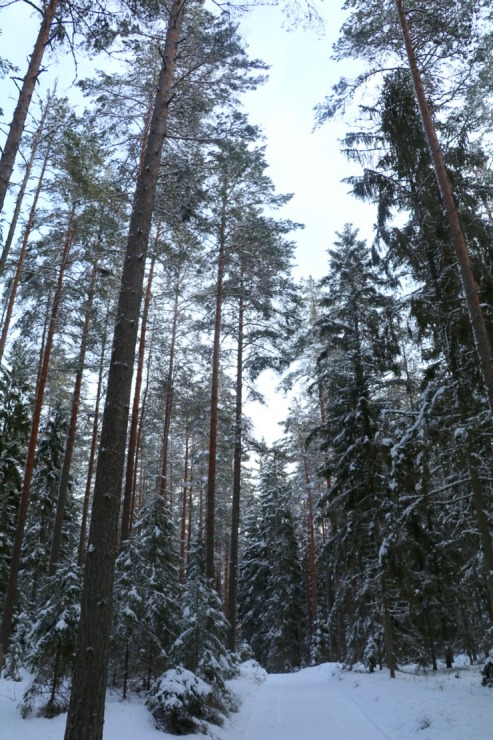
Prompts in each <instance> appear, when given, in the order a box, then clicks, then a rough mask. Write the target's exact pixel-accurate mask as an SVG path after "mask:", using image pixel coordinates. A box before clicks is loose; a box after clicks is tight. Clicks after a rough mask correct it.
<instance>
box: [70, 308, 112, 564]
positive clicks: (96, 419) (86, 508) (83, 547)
mask: <svg viewBox="0 0 493 740" xmlns="http://www.w3.org/2000/svg"><path fill="white" fill-rule="evenodd" d="M107 323H108V320H107V319H106V324H105V327H104V331H103V338H102V341H101V361H100V363H99V375H98V385H97V390H96V405H95V407H94V421H93V425H92V439H91V449H90V452H89V464H88V467H87V478H86V490H85V492H84V505H83V508H82V521H81V525H80V539H79V554H78V558H77V562H78V564H79V566H80V567H82V566H83V565H84V560H85V555H86V531H87V517H88V513H89V501H90V498H91V485H92V474H93V470H94V460H95V457H96V446H97V443H98V425H99V405H100V403H101V391H102V388H103V371H104V355H105V352H106V340H107V329H108V327H107Z"/></svg>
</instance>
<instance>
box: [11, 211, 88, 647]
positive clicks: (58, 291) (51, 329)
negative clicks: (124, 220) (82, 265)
mask: <svg viewBox="0 0 493 740" xmlns="http://www.w3.org/2000/svg"><path fill="white" fill-rule="evenodd" d="M74 215H75V214H74V209H72V212H71V213H70V215H69V221H68V227H67V233H66V236H65V243H64V246H63V251H62V258H61V261H60V268H59V271H58V280H57V285H56V288H55V295H54V297H53V304H52V308H51V316H50V323H49V326H48V332H47V336H46V344H45V347H44V352H43V360H42V363H41V368H40V373H39V380H38V387H37V389H36V400H35V404H34V411H33V418H32V423H31V433H30V437H29V445H28V448H27V456H26V465H25V469H24V480H23V484H22V491H21V498H20V504H19V515H18V519H17V526H16V532H15V538H14V545H13V548H12V561H11V564H10V574H9V583H8V586H7V593H6V596H5V605H4V610H3V617H2V634H1V641H2V647H3V651H4V653H6V652H7V648H8V645H9V641H10V633H11V629H12V617H13V614H14V606H15V600H16V597H17V580H18V575H19V568H20V563H21V553H22V543H23V540H24V530H25V527H26V518H27V510H28V505H29V495H30V492H31V480H32V477H33V471H34V461H35V456H36V444H37V441H38V432H39V424H40V420H41V409H42V407H43V398H44V392H45V388H46V381H47V378H48V368H49V364H50V357H51V349H52V346H53V338H54V336H55V329H56V324H57V319H58V311H59V308H60V301H61V299H62V288H63V278H64V274H65V268H66V266H67V260H68V255H69V251H70V247H71V246H72V240H73V235H74V229H73V220H74Z"/></svg>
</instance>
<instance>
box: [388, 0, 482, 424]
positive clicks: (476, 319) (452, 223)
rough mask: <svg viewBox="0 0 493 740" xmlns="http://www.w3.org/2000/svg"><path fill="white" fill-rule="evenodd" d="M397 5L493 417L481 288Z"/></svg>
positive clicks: (399, 5)
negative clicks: (480, 298) (476, 279)
mask: <svg viewBox="0 0 493 740" xmlns="http://www.w3.org/2000/svg"><path fill="white" fill-rule="evenodd" d="M395 5H396V8H397V13H398V16H399V22H400V26H401V29H402V35H403V37H404V44H405V47H406V52H407V57H408V61H409V69H410V71H411V76H412V79H413V84H414V90H415V93H416V99H417V102H418V107H419V110H420V113H421V118H422V121H423V129H424V132H425V136H426V140H427V142H428V147H429V149H430V154H431V158H432V161H433V166H434V169H435V175H436V179H437V182H438V187H439V188H440V193H441V195H442V199H443V205H444V207H445V210H446V213H447V220H448V225H449V229H450V236H451V239H452V244H453V247H454V249H455V255H456V257H457V262H458V265H459V272H460V276H461V280H462V287H463V289H464V295H465V298H466V304H467V308H468V311H469V317H470V321H471V326H472V330H473V334H474V339H475V343H476V351H477V353H478V357H479V361H480V366H481V370H482V374H483V380H484V384H485V389H486V392H487V395H488V401H489V406H490V412H491V414H492V415H493V354H492V351H491V343H490V339H489V336H488V331H487V329H486V324H485V321H484V315H483V311H482V309H481V303H480V300H479V289H478V286H477V284H476V281H475V279H474V275H473V271H472V265H471V260H470V257H469V249H468V246H467V243H466V239H465V237H464V232H463V231H462V226H461V223H460V219H459V214H458V211H457V207H456V205H455V199H454V193H453V190H452V185H451V182H450V178H449V176H448V173H447V168H446V166H445V159H444V156H443V152H442V149H441V147H440V142H439V141H438V136H437V133H436V130H435V126H434V124H433V119H432V116H431V111H430V108H429V105H428V101H427V99H426V94H425V91H424V87H423V81H422V78H421V74H420V72H419V69H418V63H417V59H416V54H415V51H414V46H413V42H412V39H411V33H410V30H409V25H408V22H407V17H406V13H405V11H404V3H403V0H395Z"/></svg>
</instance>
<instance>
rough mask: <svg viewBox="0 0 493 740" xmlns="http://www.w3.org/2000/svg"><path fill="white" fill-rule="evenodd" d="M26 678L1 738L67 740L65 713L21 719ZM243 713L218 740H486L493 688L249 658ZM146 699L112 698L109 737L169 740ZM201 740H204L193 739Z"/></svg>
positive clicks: (7, 692) (238, 683)
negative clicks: (284, 669)
mask: <svg viewBox="0 0 493 740" xmlns="http://www.w3.org/2000/svg"><path fill="white" fill-rule="evenodd" d="M27 681H28V679H27V678H26V681H24V682H22V683H15V682H12V681H5V680H3V679H2V680H0V738H1V740H62V738H63V734H64V728H65V715H62V716H60V717H56V718H55V719H53V720H47V719H37V718H31V719H27V720H23V719H21V718H20V715H19V711H18V709H17V705H18V703H19V700H20V698H21V695H22V692H23V691H24V689H25V687H26V683H27ZM231 688H232V689H233V690H234V691H235V692H236V693H237V694H238V695H239V697H240V699H241V702H242V704H241V708H240V710H239V712H238V713H237V714H234V715H232V716H231V717H229V718H228V719H227V721H226V723H225V725H224V727H222V728H218V727H212V726H211V728H210V735H211V737H212V738H214V740H328V738H330V740H362V739H363V738H364V740H400V739H404V738H419V740H487V738H488V739H490V738H491V737H492V721H493V690H492V689H488V688H483V687H482V686H481V676H480V668H479V667H478V666H474V667H468V666H466V665H463V666H457V667H456V668H454V669H453V670H451V671H446V670H444V669H443V670H439V671H438V672H436V673H432V672H431V671H430V672H428V673H426V674H423V673H422V672H419V673H418V672H416V671H414V670H413V669H412V667H408V668H407V669H406V671H405V672H403V671H399V672H398V674H397V677H396V679H395V680H391V679H390V678H389V677H388V674H387V672H386V671H382V672H377V673H374V674H372V675H370V674H368V673H359V672H357V671H351V672H346V671H342V670H340V669H339V668H338V666H337V665H336V664H333V663H325V664H324V665H320V666H316V667H314V668H305V669H304V670H302V671H299V672H298V673H290V674H279V675H269V676H267V674H265V672H264V671H263V670H262V669H261V668H259V667H258V665H256V664H255V663H254V662H253V661H249V662H248V663H246V664H244V666H243V667H242V673H241V676H240V677H239V678H238V679H235V680H234V681H232V682H231ZM171 737H173V736H171V735H168V734H166V733H163V732H160V731H158V730H156V729H154V725H153V719H152V717H151V715H150V714H149V712H148V711H147V709H146V708H145V707H144V706H143V704H142V702H141V701H140V700H139V699H137V698H133V699H132V700H130V701H126V702H122V701H120V700H119V697H118V696H117V695H116V694H112V693H109V694H108V703H107V708H106V722H105V730H104V738H105V740H136V738H138V740H164V738H171ZM188 738H190V740H192V738H193V739H194V740H195V739H197V740H198V739H199V738H204V735H188Z"/></svg>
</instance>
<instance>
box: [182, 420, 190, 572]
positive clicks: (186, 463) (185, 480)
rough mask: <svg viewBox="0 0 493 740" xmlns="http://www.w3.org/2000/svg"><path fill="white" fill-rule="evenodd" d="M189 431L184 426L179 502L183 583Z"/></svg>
mask: <svg viewBox="0 0 493 740" xmlns="http://www.w3.org/2000/svg"><path fill="white" fill-rule="evenodd" d="M189 442H190V432H189V430H188V427H187V426H185V463H184V466H183V467H184V470H183V498H182V504H181V533H180V583H185V544H186V534H187V496H188V453H189Z"/></svg>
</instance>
